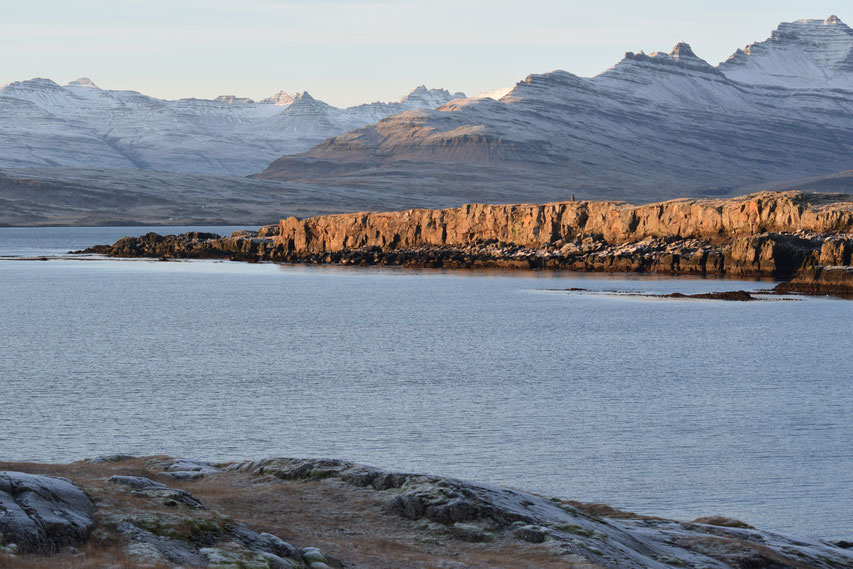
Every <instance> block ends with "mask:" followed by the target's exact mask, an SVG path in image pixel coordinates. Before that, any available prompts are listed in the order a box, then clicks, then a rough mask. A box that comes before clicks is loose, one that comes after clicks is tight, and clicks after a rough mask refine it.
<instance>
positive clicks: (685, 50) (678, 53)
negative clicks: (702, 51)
mask: <svg viewBox="0 0 853 569" xmlns="http://www.w3.org/2000/svg"><path fill="white" fill-rule="evenodd" d="M669 56H670V57H674V58H675V59H700V58H699V57H698V56H697V55H696V53H694V52H693V48H691V47H690V44H689V43H687V42H683V41H680V42H678V43H677V44H675V47H673V48H672V51H670V52H669Z"/></svg>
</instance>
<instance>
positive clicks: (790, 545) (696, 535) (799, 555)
mask: <svg viewBox="0 0 853 569" xmlns="http://www.w3.org/2000/svg"><path fill="white" fill-rule="evenodd" d="M181 462H182V461H175V460H174V459H168V458H165V457H155V458H150V459H145V458H141V459H135V458H122V459H118V460H114V461H109V462H104V461H100V462H99V461H88V462H85V461H84V462H83V463H75V464H72V465H55V466H53V467H50V468H54V469H56V470H60V471H65V472H63V473H71V474H73V475H74V476H75V483H76V484H77V485H79V486H80V487H82V488H84V489H85V490H86V492H87V493H89V494H91V495H92V496H93V499H94V501H95V503H96V504H97V511H96V512H94V514H95V515H93V516H92V519H93V520H94V522H91V523H92V525H93V526H94V527H93V528H92V529H91V532H90V534H91V535H90V537H89V539H88V542H87V543H86V545H85V547H84V548H80V549H78V550H74V551H68V550H67V549H65V550H59V549H60V548H62V547H63V546H67V545H71V544H72V543H74V544H77V545H79V543H80V541H75V542H62V543H56V546H57V547H56V548H54V547H47V546H46V545H45V546H42V547H32V548H30V549H29V550H28V551H38V552H40V553H50V554H54V557H51V558H49V559H48V560H47V563H49V565H39V561H41V559H39V558H38V557H37V556H35V555H27V554H24V553H23V549H22V548H19V549H17V550H13V549H10V548H8V547H6V548H2V549H0V567H4V568H6V567H9V568H15V567H33V566H36V567H40V566H51V567H54V566H55V567H64V566H81V567H82V566H86V567H105V566H112V565H114V564H117V563H119V564H120V565H121V566H122V567H127V568H128V569H135V568H137V567H139V568H142V567H240V568H252V569H330V568H342V567H364V568H368V569H369V568H377V569H378V568H387V567H406V568H407V569H427V568H430V567H469V568H472V569H475V568H476V569H486V568H489V569H496V568H503V567H506V568H510V567H512V568H513V569H533V568H536V569H551V568H554V569H556V568H563V567H577V568H585V569H602V568H608V569H666V568H668V567H696V568H700V567H708V568H714V569H745V568H750V569H805V568H810V569H850V568H851V567H853V552H851V551H849V550H847V549H845V548H844V545H843V544H844V542H842V543H837V544H834V543H829V542H821V541H819V540H816V539H809V538H801V537H798V538H794V537H790V536H785V535H780V534H777V533H773V532H766V531H762V530H760V529H756V528H753V527H752V526H750V525H748V524H746V523H743V522H740V521H738V520H733V519H730V518H726V517H723V516H710V517H704V518H699V519H696V520H693V521H692V522H683V521H674V520H665V519H661V518H652V517H647V516H640V515H637V514H632V513H629V512H623V511H618V510H615V509H613V508H609V507H607V506H604V505H602V504H582V503H577V502H570V501H567V500H563V499H558V498H548V497H543V496H539V495H535V494H530V493H528V492H523V491H519V490H514V489H509V488H503V487H499V486H494V485H489V484H482V483H477V482H469V481H463V480H458V479H454V478H447V477H442V476H434V475H424V474H417V473H405V472H394V471H387V470H382V469H379V468H374V467H370V466H365V465H361V464H356V463H352V462H346V461H342V460H332V459H295V458H271V459H265V460H257V461H246V462H232V463H226V464H219V465H217V467H215V468H210V469H206V470H204V473H203V474H202V478H203V480H179V481H175V480H170V483H172V484H182V485H184V486H186V489H184V488H177V487H168V488H167V487H166V486H165V485H163V484H161V483H158V482H156V481H154V480H153V479H152V478H149V477H156V476H157V475H158V472H159V471H161V469H163V468H167V469H168V468H169V467H170V466H173V465H175V464H180V463H181ZM16 466H17V467H18V468H23V469H30V468H33V467H35V468H37V469H39V470H44V469H45V468H46V467H45V466H44V465H38V466H35V465H26V464H24V465H16ZM167 471H168V470H167ZM122 472H134V473H135V474H121V473H122ZM198 472H202V470H199V471H198ZM5 476H11V477H13V478H15V479H16V480H28V482H27V483H28V484H31V485H32V479H33V478H45V477H43V476H32V475H28V474H22V473H17V472H15V473H6V474H5ZM48 480H57V479H53V478H51V479H48ZM65 484H68V485H69V486H72V487H74V486H73V485H72V484H71V482H67V481H66V482H65ZM40 488H41V486H40ZM74 488H75V492H79V493H81V494H82V492H81V491H80V490H79V489H76V487H74ZM66 490H67V489H66ZM190 490H191V491H192V494H190V492H189V491H190ZM166 492H173V493H183V494H184V495H186V496H187V497H188V500H185V501H173V502H169V501H164V499H163V498H164V493H166ZM214 506H215V507H216V509H214ZM2 513H3V510H2V509H0V514H2ZM91 513H92V511H91V510H90V515H91ZM3 517H4V516H3V515H0V520H2V519H3ZM240 520H244V521H240ZM16 536H19V535H18V534H16ZM279 536H283V537H284V538H286V539H287V541H285V539H283V538H282V537H279ZM294 538H296V539H294ZM40 539H41V540H42V541H41V542H40V543H44V544H48V543H53V542H49V541H47V540H46V539H45V538H44V537H43V536H42V537H41V538H40ZM7 541H8V538H7ZM291 541H293V542H294V543H299V542H301V543H303V544H304V543H305V542H306V541H307V542H308V543H312V544H315V545H310V546H305V545H303V546H301V547H298V546H295V545H291V543H290V542H291ZM19 543H21V544H22V545H23V544H24V542H23V541H21V542H19ZM29 543H35V542H29ZM318 545H319V546H322V547H317V546H318ZM42 563H44V561H42Z"/></svg>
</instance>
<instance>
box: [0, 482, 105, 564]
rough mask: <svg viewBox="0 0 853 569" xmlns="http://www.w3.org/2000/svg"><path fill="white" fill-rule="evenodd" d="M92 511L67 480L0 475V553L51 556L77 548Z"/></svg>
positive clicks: (86, 533) (83, 537)
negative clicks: (67, 549) (57, 552)
mask: <svg viewBox="0 0 853 569" xmlns="http://www.w3.org/2000/svg"><path fill="white" fill-rule="evenodd" d="M94 511H95V507H94V505H93V504H92V502H91V501H90V500H89V498H88V496H86V494H84V493H83V492H82V491H81V490H80V489H79V488H77V486H75V485H74V484H73V483H72V482H71V481H70V480H67V479H65V478H56V477H50V476H36V475H32V474H25V473H23V472H0V551H4V550H5V551H6V552H15V551H20V552H25V553H27V552H39V553H51V552H55V551H58V550H59V549H61V548H63V547H67V546H75V545H80V544H81V543H83V542H84V541H85V540H86V537H87V536H88V535H89V532H90V531H91V529H92V527H93V525H94V522H93V521H92V514H93V513H94ZM0 565H2V564H0Z"/></svg>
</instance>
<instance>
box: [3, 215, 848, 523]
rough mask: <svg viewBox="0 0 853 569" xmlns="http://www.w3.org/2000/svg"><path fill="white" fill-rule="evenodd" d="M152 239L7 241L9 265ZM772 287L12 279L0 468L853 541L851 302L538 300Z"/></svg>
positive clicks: (29, 269) (250, 277) (554, 279)
mask: <svg viewBox="0 0 853 569" xmlns="http://www.w3.org/2000/svg"><path fill="white" fill-rule="evenodd" d="M231 229H233V228H227V229H219V232H222V233H224V232H227V231H231ZM144 231H146V229H145V228H132V229H120V228H119V229H116V228H95V229H40V230H22V229H0V255H11V254H19V255H37V254H41V253H57V252H64V251H67V250H68V249H76V248H80V247H83V246H86V245H91V244H94V243H101V242H112V241H114V240H115V239H116V238H117V237H119V236H122V235H125V234H140V233H143V232H144ZM159 231H161V232H162V231H163V230H162V229H160V230H159ZM768 285H769V283H766V282H765V283H759V282H737V281H721V280H700V279H694V280H690V279H656V278H650V277H645V278H643V277H633V276H632V277H602V276H590V275H577V274H571V273H532V272H531V273H528V272H516V273H474V272H439V271H421V272H415V271H403V270H379V269H372V270H367V269H334V268H328V267H326V268H322V267H319V268H307V267H298V266H276V265H269V264H267V265H248V264H239V263H230V262H209V261H204V262H168V263H163V262H156V261H139V260H69V259H63V260H51V261H43V262H42V261H13V260H0V292H2V301H0V326H2V329H3V330H4V334H3V340H2V351H0V379H2V381H3V391H2V393H3V404H2V406H0V459H13V460H18V459H20V460H39V461H68V460H73V459H80V458H84V457H91V456H97V455H102V454H108V453H118V452H122V453H131V454H154V453H168V454H172V455H180V456H189V457H196V458H209V459H231V458H234V459H236V458H261V457H267V456H281V455H283V456H330V457H339V458H347V459H353V460H357V461H360V462H364V463H368V464H373V465H376V466H382V467H388V468H394V469H402V470H412V471H425V472H433V473H438V474H448V475H455V476H459V477H464V478H470V479H476V480H482V481H490V482H495V483H501V484H506V485H511V486H515V487H520V488H524V489H528V490H533V491H538V492H542V493H545V494H549V495H557V496H562V497H568V498H573V499H579V500H584V501H601V502H606V503H608V504H611V505H614V506H617V507H621V508H626V509H630V510H633V511H638V512H642V513H650V514H658V515H665V516H673V517H678V518H684V519H692V518H694V517H697V516H700V515H708V514H715V513H722V514H726V515H730V516H733V517H737V518H740V519H743V520H745V521H747V522H750V523H753V524H755V525H759V526H761V527H762V528H765V529H777V530H783V531H790V532H796V533H800V534H805V535H812V536H819V537H824V538H838V539H841V538H847V539H849V538H851V537H853V490H851V488H853V411H851V409H853V387H851V367H853V366H851V363H853V361H851V348H853V342H852V341H851V318H853V302H850V301H841V300H833V299H828V298H807V299H805V300H802V301H799V302H779V301H777V302H755V303H726V302H714V301H685V300H652V299H647V298H641V297H613V296H605V295H595V294H577V293H575V294H567V293H556V292H549V291H548V290H546V289H560V288H569V287H584V288H587V289H592V290H609V289H619V290H636V291H653V292H673V291H680V292H685V293H690V292H707V291H711V290H734V289H739V288H744V289H750V290H753V289H759V288H766V287H767V286H768Z"/></svg>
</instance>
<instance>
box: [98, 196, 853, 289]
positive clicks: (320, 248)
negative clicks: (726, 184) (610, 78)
mask: <svg viewBox="0 0 853 569" xmlns="http://www.w3.org/2000/svg"><path fill="white" fill-rule="evenodd" d="M82 252H86V253H103V254H107V255H112V256H117V257H161V258H230V259H234V260H244V261H276V262H293V263H337V264H344V265H401V266H407V267H447V268H485V267H498V268H525V269H530V268H533V269H565V270H575V271H610V272H613V271H618V272H626V271H628V272H656V273H668V274H690V275H728V276H741V277H744V276H748V277H756V276H760V277H773V278H776V279H780V280H788V279H791V278H793V277H796V276H798V275H807V274H821V275H822V274H824V272H823V269H822V268H823V267H848V266H850V265H851V255H853V199H851V198H850V197H849V196H846V195H840V194H839V195H833V194H807V193H802V192H783V193H774V192H764V193H760V194H754V195H751V196H746V197H742V198H734V199H730V200H688V199H683V200H674V201H670V202H663V203H659V204H649V205H642V206H634V205H630V204H625V203H616V202H589V201H584V202H574V201H572V202H562V203H553V204H545V205H529V204H523V205H505V206H494V205H482V204H475V205H466V206H463V207H461V208H455V209H447V210H424V209H421V210H408V211H403V212H390V213H359V214H341V215H329V216H320V217H312V218H308V219H302V220H300V219H297V218H295V217H291V218H288V219H285V220H282V221H281V222H280V223H279V224H278V225H274V226H266V227H263V228H261V229H260V230H259V231H258V232H246V231H243V232H237V233H234V234H232V235H231V236H229V237H220V236H218V235H214V234H206V233H186V234H183V235H178V236H166V237H162V236H160V235H157V234H153V233H149V234H147V235H143V236H142V237H139V238H135V237H126V238H124V239H121V240H119V241H118V242H116V243H115V244H114V245H112V246H98V247H93V248H91V249H88V250H86V251H82ZM833 275H834V276H833V279H832V281H831V282H832V287H833V292H835V291H839V290H840V291H842V292H843V291H846V290H850V291H853V278H851V277H849V276H848V275H847V274H844V273H833ZM803 278H807V277H805V276H803ZM809 282H811V283H812V289H814V290H821V285H822V284H823V283H824V282H827V279H826V278H812V279H811V280H810V281H809Z"/></svg>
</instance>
